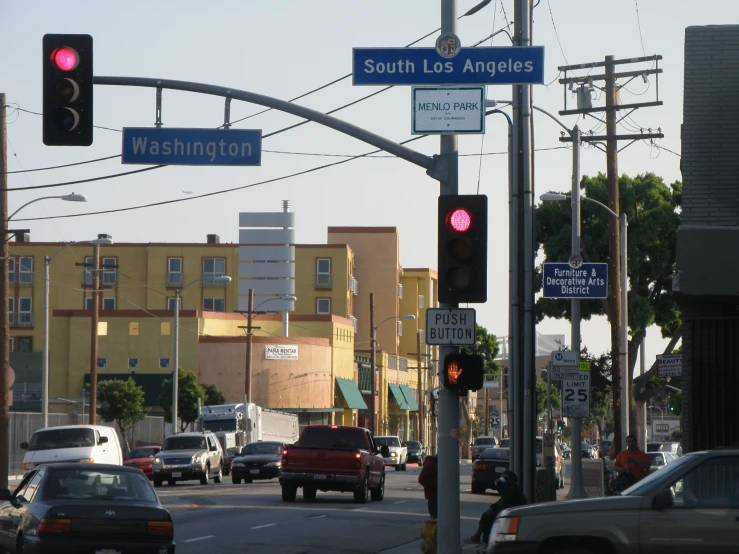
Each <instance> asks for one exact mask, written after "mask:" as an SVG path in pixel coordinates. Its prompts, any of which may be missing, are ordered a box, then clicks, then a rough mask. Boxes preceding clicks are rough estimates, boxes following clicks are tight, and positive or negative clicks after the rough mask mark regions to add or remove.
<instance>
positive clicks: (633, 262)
mask: <svg viewBox="0 0 739 554" xmlns="http://www.w3.org/2000/svg"><path fill="white" fill-rule="evenodd" d="M580 186H581V188H582V189H584V191H585V193H586V196H587V197H588V198H592V199H593V200H597V201H599V202H603V203H604V204H607V202H608V186H607V177H606V175H604V174H602V173H599V174H598V175H597V176H596V177H583V179H582V181H581V183H580ZM619 195H620V196H619V200H620V210H621V211H625V212H626V214H627V217H628V220H629V233H628V256H629V267H628V269H629V275H628V279H629V282H630V284H631V290H630V292H629V295H628V304H629V306H628V317H629V320H628V324H629V329H630V332H629V334H630V336H631V339H630V341H629V359H628V364H627V368H626V369H625V370H626V371H627V372H628V375H629V382H630V383H631V382H632V380H633V369H634V366H635V364H636V360H637V353H638V350H639V346H640V345H641V343H642V341H643V339H644V336H645V334H646V329H647V328H648V327H649V326H650V325H652V324H656V325H658V326H659V327H660V329H661V331H662V336H663V337H672V339H673V340H674V341H675V342H672V341H671V347H672V348H674V346H675V343H676V342H677V339H679V329H680V323H681V322H680V313H679V311H678V307H677V303H676V301H675V297H674V295H673V293H672V276H673V274H674V272H675V248H676V242H677V228H678V226H679V225H680V212H679V206H680V204H681V201H682V183H680V182H679V181H676V182H674V183H672V184H671V185H669V186H668V185H666V184H665V183H664V181H663V180H662V178H660V177H658V176H656V175H654V174H653V173H645V174H642V175H637V176H636V177H633V178H631V177H628V176H626V175H622V176H621V177H620V178H619ZM581 216H582V233H581V235H582V239H581V243H582V244H581V246H582V256H583V259H584V260H585V261H586V262H605V261H607V260H608V256H609V251H608V220H609V218H610V217H612V216H610V215H609V214H608V212H607V211H606V210H604V209H603V208H601V207H600V206H597V205H594V204H592V203H589V202H583V203H582V204H581ZM535 222H536V229H535V240H536V244H537V247H539V246H540V247H543V249H544V254H545V257H546V261H552V262H562V261H565V260H568V259H569V257H570V252H571V235H570V231H571V212H570V205H569V203H568V202H543V203H542V204H541V205H540V206H538V207H537V208H536V216H535ZM610 278H611V279H613V278H615V277H614V276H610ZM541 286H542V274H541V268H539V269H538V270H537V279H536V290H541ZM580 305H581V311H582V318H583V319H585V320H588V319H590V318H591V317H592V316H594V315H606V316H608V318H609V319H612V318H611V314H610V308H609V306H608V302H607V301H606V299H601V300H583V301H581V303H580ZM536 310H537V314H536V315H537V320H538V321H541V320H542V319H543V318H544V317H554V318H560V319H561V318H567V319H569V317H570V302H569V301H568V300H563V299H553V298H539V300H537V302H536ZM640 384H641V383H640V382H638V385H640ZM638 393H639V391H634V392H633V396H634V397H635V398H637V399H638V400H639V401H643V400H642V398H641V397H640V395H639V394H638ZM632 408H634V407H633V406H632ZM632 414H633V415H632V416H631V422H632V425H633V427H632V429H631V431H632V432H635V431H636V422H637V418H636V409H632ZM614 415H617V414H614ZM619 446H620V445H619Z"/></svg>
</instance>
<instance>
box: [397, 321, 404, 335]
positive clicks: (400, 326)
mask: <svg viewBox="0 0 739 554" xmlns="http://www.w3.org/2000/svg"><path fill="white" fill-rule="evenodd" d="M398 336H399V337H402V336H403V322H402V321H400V320H398Z"/></svg>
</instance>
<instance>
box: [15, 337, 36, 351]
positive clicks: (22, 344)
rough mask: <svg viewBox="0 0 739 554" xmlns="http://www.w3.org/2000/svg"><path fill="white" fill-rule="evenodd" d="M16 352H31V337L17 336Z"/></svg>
mask: <svg viewBox="0 0 739 554" xmlns="http://www.w3.org/2000/svg"><path fill="white" fill-rule="evenodd" d="M18 352H33V337H18Z"/></svg>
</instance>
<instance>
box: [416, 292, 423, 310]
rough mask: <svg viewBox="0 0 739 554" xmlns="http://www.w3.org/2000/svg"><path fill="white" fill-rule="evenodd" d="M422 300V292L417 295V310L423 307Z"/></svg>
mask: <svg viewBox="0 0 739 554" xmlns="http://www.w3.org/2000/svg"><path fill="white" fill-rule="evenodd" d="M424 300H425V298H424V297H423V294H419V295H418V309H419V310H423V308H424Z"/></svg>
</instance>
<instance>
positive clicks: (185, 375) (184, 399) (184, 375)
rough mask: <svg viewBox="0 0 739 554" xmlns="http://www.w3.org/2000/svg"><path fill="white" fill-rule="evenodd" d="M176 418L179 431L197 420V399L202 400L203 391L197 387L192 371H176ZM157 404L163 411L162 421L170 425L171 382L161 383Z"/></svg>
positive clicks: (195, 377) (166, 380) (167, 380)
mask: <svg viewBox="0 0 739 554" xmlns="http://www.w3.org/2000/svg"><path fill="white" fill-rule="evenodd" d="M177 375H178V378H177V416H178V418H179V420H180V430H181V431H184V430H185V429H186V428H187V426H188V425H189V424H190V423H192V422H194V421H197V419H198V415H199V414H198V398H200V399H201V401H202V399H203V390H202V389H201V388H200V387H199V386H198V378H197V375H195V372H194V371H184V370H183V369H182V368H180V369H178V370H177ZM157 403H158V404H159V406H161V408H162V410H164V421H166V422H167V423H172V380H171V379H165V380H164V381H163V382H162V391H161V392H160V393H159V398H157Z"/></svg>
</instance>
